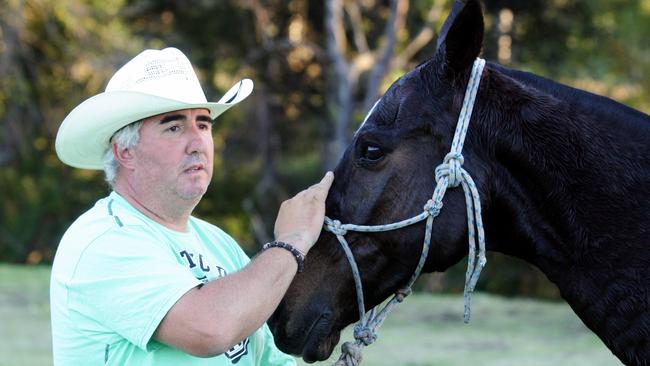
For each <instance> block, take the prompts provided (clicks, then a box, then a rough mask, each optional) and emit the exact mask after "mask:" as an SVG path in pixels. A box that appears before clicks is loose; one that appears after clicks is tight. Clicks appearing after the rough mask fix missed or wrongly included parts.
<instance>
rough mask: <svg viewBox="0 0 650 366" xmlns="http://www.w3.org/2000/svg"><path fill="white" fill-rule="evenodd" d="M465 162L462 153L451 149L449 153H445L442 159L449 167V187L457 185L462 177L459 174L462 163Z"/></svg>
mask: <svg viewBox="0 0 650 366" xmlns="http://www.w3.org/2000/svg"><path fill="white" fill-rule="evenodd" d="M464 162H465V158H464V157H463V154H461V153H460V152H457V151H452V152H450V153H449V154H447V155H445V159H444V160H443V161H442V163H443V164H447V166H448V167H449V170H448V173H447V177H448V179H449V187H458V186H459V185H460V183H461V181H462V179H463V177H462V175H461V171H462V169H463V168H462V165H463V163H464Z"/></svg>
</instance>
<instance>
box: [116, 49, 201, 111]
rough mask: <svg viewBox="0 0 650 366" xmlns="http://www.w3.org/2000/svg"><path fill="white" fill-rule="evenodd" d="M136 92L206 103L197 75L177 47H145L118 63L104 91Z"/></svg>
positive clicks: (187, 101) (186, 101)
mask: <svg viewBox="0 0 650 366" xmlns="http://www.w3.org/2000/svg"><path fill="white" fill-rule="evenodd" d="M123 91H130V92H138V93H143V94H149V95H153V96H157V97H162V98H167V99H172V100H177V101H181V102H185V103H206V102H207V99H206V98H205V94H204V93H203V89H201V84H200V83H199V79H198V78H197V76H196V73H195V72H194V69H193V68H192V64H191V63H190V61H189V60H188V59H187V57H186V56H185V55H184V54H183V53H182V52H181V51H179V50H178V49H176V48H173V47H170V48H165V49H163V50H145V51H143V52H141V53H140V54H138V55H137V56H136V57H134V58H133V59H132V60H131V61H129V62H128V63H126V64H125V65H124V66H122V67H121V68H120V69H119V70H118V71H117V72H116V73H115V74H114V75H113V77H112V78H111V80H110V81H109V82H108V85H107V86H106V92H108V93H110V92H123Z"/></svg>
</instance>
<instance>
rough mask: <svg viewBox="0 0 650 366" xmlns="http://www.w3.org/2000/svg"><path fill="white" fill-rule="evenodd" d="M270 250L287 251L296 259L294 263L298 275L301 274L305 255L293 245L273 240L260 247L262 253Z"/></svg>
mask: <svg viewBox="0 0 650 366" xmlns="http://www.w3.org/2000/svg"><path fill="white" fill-rule="evenodd" d="M270 248H281V249H285V250H287V251H289V252H290V253H291V254H292V255H293V257H294V258H295V259H296V263H297V264H298V273H300V272H302V271H303V269H304V268H305V254H304V253H303V252H302V251H300V250H299V249H298V248H296V247H294V246H293V245H291V244H289V243H287V242H284V241H279V240H274V241H272V242H269V243H266V244H264V245H263V246H262V251H264V250H267V249H270Z"/></svg>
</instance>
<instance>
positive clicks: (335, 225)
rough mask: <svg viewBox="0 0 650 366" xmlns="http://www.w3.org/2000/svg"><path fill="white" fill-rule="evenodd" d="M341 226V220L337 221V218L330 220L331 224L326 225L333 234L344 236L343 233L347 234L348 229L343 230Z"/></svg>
mask: <svg viewBox="0 0 650 366" xmlns="http://www.w3.org/2000/svg"><path fill="white" fill-rule="evenodd" d="M341 226H342V224H341V221H339V220H332V223H331V224H328V225H327V228H328V229H329V231H330V232H332V234H334V235H341V236H345V234H347V233H348V231H347V230H345V229H344V228H342V227H341Z"/></svg>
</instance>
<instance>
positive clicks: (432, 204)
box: [424, 199, 442, 217]
mask: <svg viewBox="0 0 650 366" xmlns="http://www.w3.org/2000/svg"><path fill="white" fill-rule="evenodd" d="M441 209H442V201H439V200H436V201H434V200H433V199H430V200H428V201H427V203H426V204H425V205H424V211H426V212H427V213H428V214H429V216H433V217H436V216H438V214H439V213H440V210H441Z"/></svg>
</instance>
